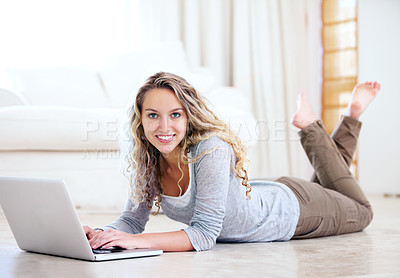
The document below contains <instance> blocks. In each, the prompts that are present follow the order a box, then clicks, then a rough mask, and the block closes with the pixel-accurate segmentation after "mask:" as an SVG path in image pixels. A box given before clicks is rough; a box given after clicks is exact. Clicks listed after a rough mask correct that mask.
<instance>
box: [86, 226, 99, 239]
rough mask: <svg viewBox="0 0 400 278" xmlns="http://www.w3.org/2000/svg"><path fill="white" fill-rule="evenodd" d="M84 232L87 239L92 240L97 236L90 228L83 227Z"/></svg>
mask: <svg viewBox="0 0 400 278" xmlns="http://www.w3.org/2000/svg"><path fill="white" fill-rule="evenodd" d="M83 230H84V231H85V234H86V237H87V239H91V238H92V237H93V236H94V235H95V234H96V231H95V230H93V229H92V228H90V227H88V226H83Z"/></svg>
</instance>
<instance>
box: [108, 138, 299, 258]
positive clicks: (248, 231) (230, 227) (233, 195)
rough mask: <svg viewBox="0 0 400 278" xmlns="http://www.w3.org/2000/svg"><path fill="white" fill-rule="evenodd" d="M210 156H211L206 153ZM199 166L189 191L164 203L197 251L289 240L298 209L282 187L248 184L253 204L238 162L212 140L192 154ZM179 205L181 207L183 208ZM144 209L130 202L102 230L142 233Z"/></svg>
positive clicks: (226, 147) (192, 174) (226, 146)
mask: <svg viewBox="0 0 400 278" xmlns="http://www.w3.org/2000/svg"><path fill="white" fill-rule="evenodd" d="M210 150H213V151H212V152H211V153H208V151H210ZM203 152H206V153H207V154H204V155H203V156H202V157H201V158H200V159H199V160H198V161H196V162H195V163H193V164H189V166H190V167H189V172H190V185H189V188H188V189H187V191H186V192H185V193H184V195H183V196H181V197H175V198H174V197H167V196H165V198H163V200H162V202H161V205H162V208H163V211H164V213H165V214H166V215H167V216H168V217H170V218H171V219H173V220H176V221H179V222H182V223H184V224H187V225H188V227H187V228H186V229H184V231H185V232H186V233H187V235H188V237H189V239H190V241H191V243H192V245H193V247H194V248H195V249H196V250H197V251H201V250H208V249H211V248H212V247H213V246H214V245H215V243H216V242H217V241H218V242H263V241H285V240H290V239H291V238H292V236H293V234H294V231H295V229H296V225H297V221H298V218H299V213H300V209H299V204H298V201H297V198H296V196H295V195H294V193H293V192H292V191H291V190H290V189H289V188H288V187H287V186H286V185H284V184H281V183H277V182H270V181H263V182H257V183H256V184H251V185H252V186H253V190H252V192H251V193H250V195H251V200H246V193H245V187H244V186H243V185H241V179H238V178H237V177H236V172H235V171H234V170H233V167H234V165H235V161H236V156H235V154H234V152H233V149H232V147H231V146H229V144H227V143H226V142H224V141H223V140H221V139H220V138H218V137H216V136H214V137H211V138H209V139H207V140H204V141H202V142H200V143H199V144H198V145H196V146H194V147H192V148H191V151H190V153H191V156H192V157H194V158H196V157H197V156H198V155H200V154H202V153H203ZM181 202H182V203H181ZM149 214H150V211H149V210H148V209H147V206H146V204H145V203H141V204H139V206H138V207H136V208H135V207H134V206H133V205H132V203H131V201H130V200H128V202H127V204H126V206H125V209H124V211H123V212H122V215H121V216H120V217H119V218H118V219H117V220H116V221H115V222H113V223H111V224H109V225H107V226H105V227H103V229H109V228H113V229H117V230H121V231H124V232H128V233H141V232H143V230H144V227H145V225H146V223H147V221H148V219H149Z"/></svg>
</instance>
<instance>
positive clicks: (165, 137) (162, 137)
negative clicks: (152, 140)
mask: <svg viewBox="0 0 400 278" xmlns="http://www.w3.org/2000/svg"><path fill="white" fill-rule="evenodd" d="M173 136H174V135H168V136H162V135H157V137H158V138H160V139H162V140H169V139H171V138H172V137H173Z"/></svg>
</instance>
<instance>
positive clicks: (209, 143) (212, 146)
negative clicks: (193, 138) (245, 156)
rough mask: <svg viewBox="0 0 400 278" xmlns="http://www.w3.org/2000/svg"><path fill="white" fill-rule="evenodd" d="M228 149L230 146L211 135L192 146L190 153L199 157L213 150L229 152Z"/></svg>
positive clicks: (216, 136)
mask: <svg viewBox="0 0 400 278" xmlns="http://www.w3.org/2000/svg"><path fill="white" fill-rule="evenodd" d="M230 149H231V146H230V145H229V144H228V143H227V142H225V141H224V140H222V139H221V137H219V136H218V135H212V136H210V137H206V139H204V140H202V141H200V142H199V143H198V144H196V145H194V146H193V148H192V150H191V151H192V152H193V153H194V154H195V155H199V154H201V153H203V152H207V151H213V150H223V151H229V150H230Z"/></svg>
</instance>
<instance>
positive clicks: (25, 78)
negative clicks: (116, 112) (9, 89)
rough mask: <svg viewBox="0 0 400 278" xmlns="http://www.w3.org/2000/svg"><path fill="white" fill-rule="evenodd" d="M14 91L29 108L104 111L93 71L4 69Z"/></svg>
mask: <svg viewBox="0 0 400 278" xmlns="http://www.w3.org/2000/svg"><path fill="white" fill-rule="evenodd" d="M8 72H9V74H10V76H11V79H12V80H13V84H14V89H15V90H16V91H18V92H20V93H21V94H23V95H24V96H25V98H26V99H27V100H28V102H29V104H32V105H46V106H47V105H60V106H70V107H71V106H72V107H108V106H109V103H108V100H107V96H106V94H105V93H104V89H103V87H102V84H101V81H100V79H99V76H98V74H97V72H96V71H94V70H92V69H89V68H85V67H80V66H65V67H49V68H30V69H8Z"/></svg>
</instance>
